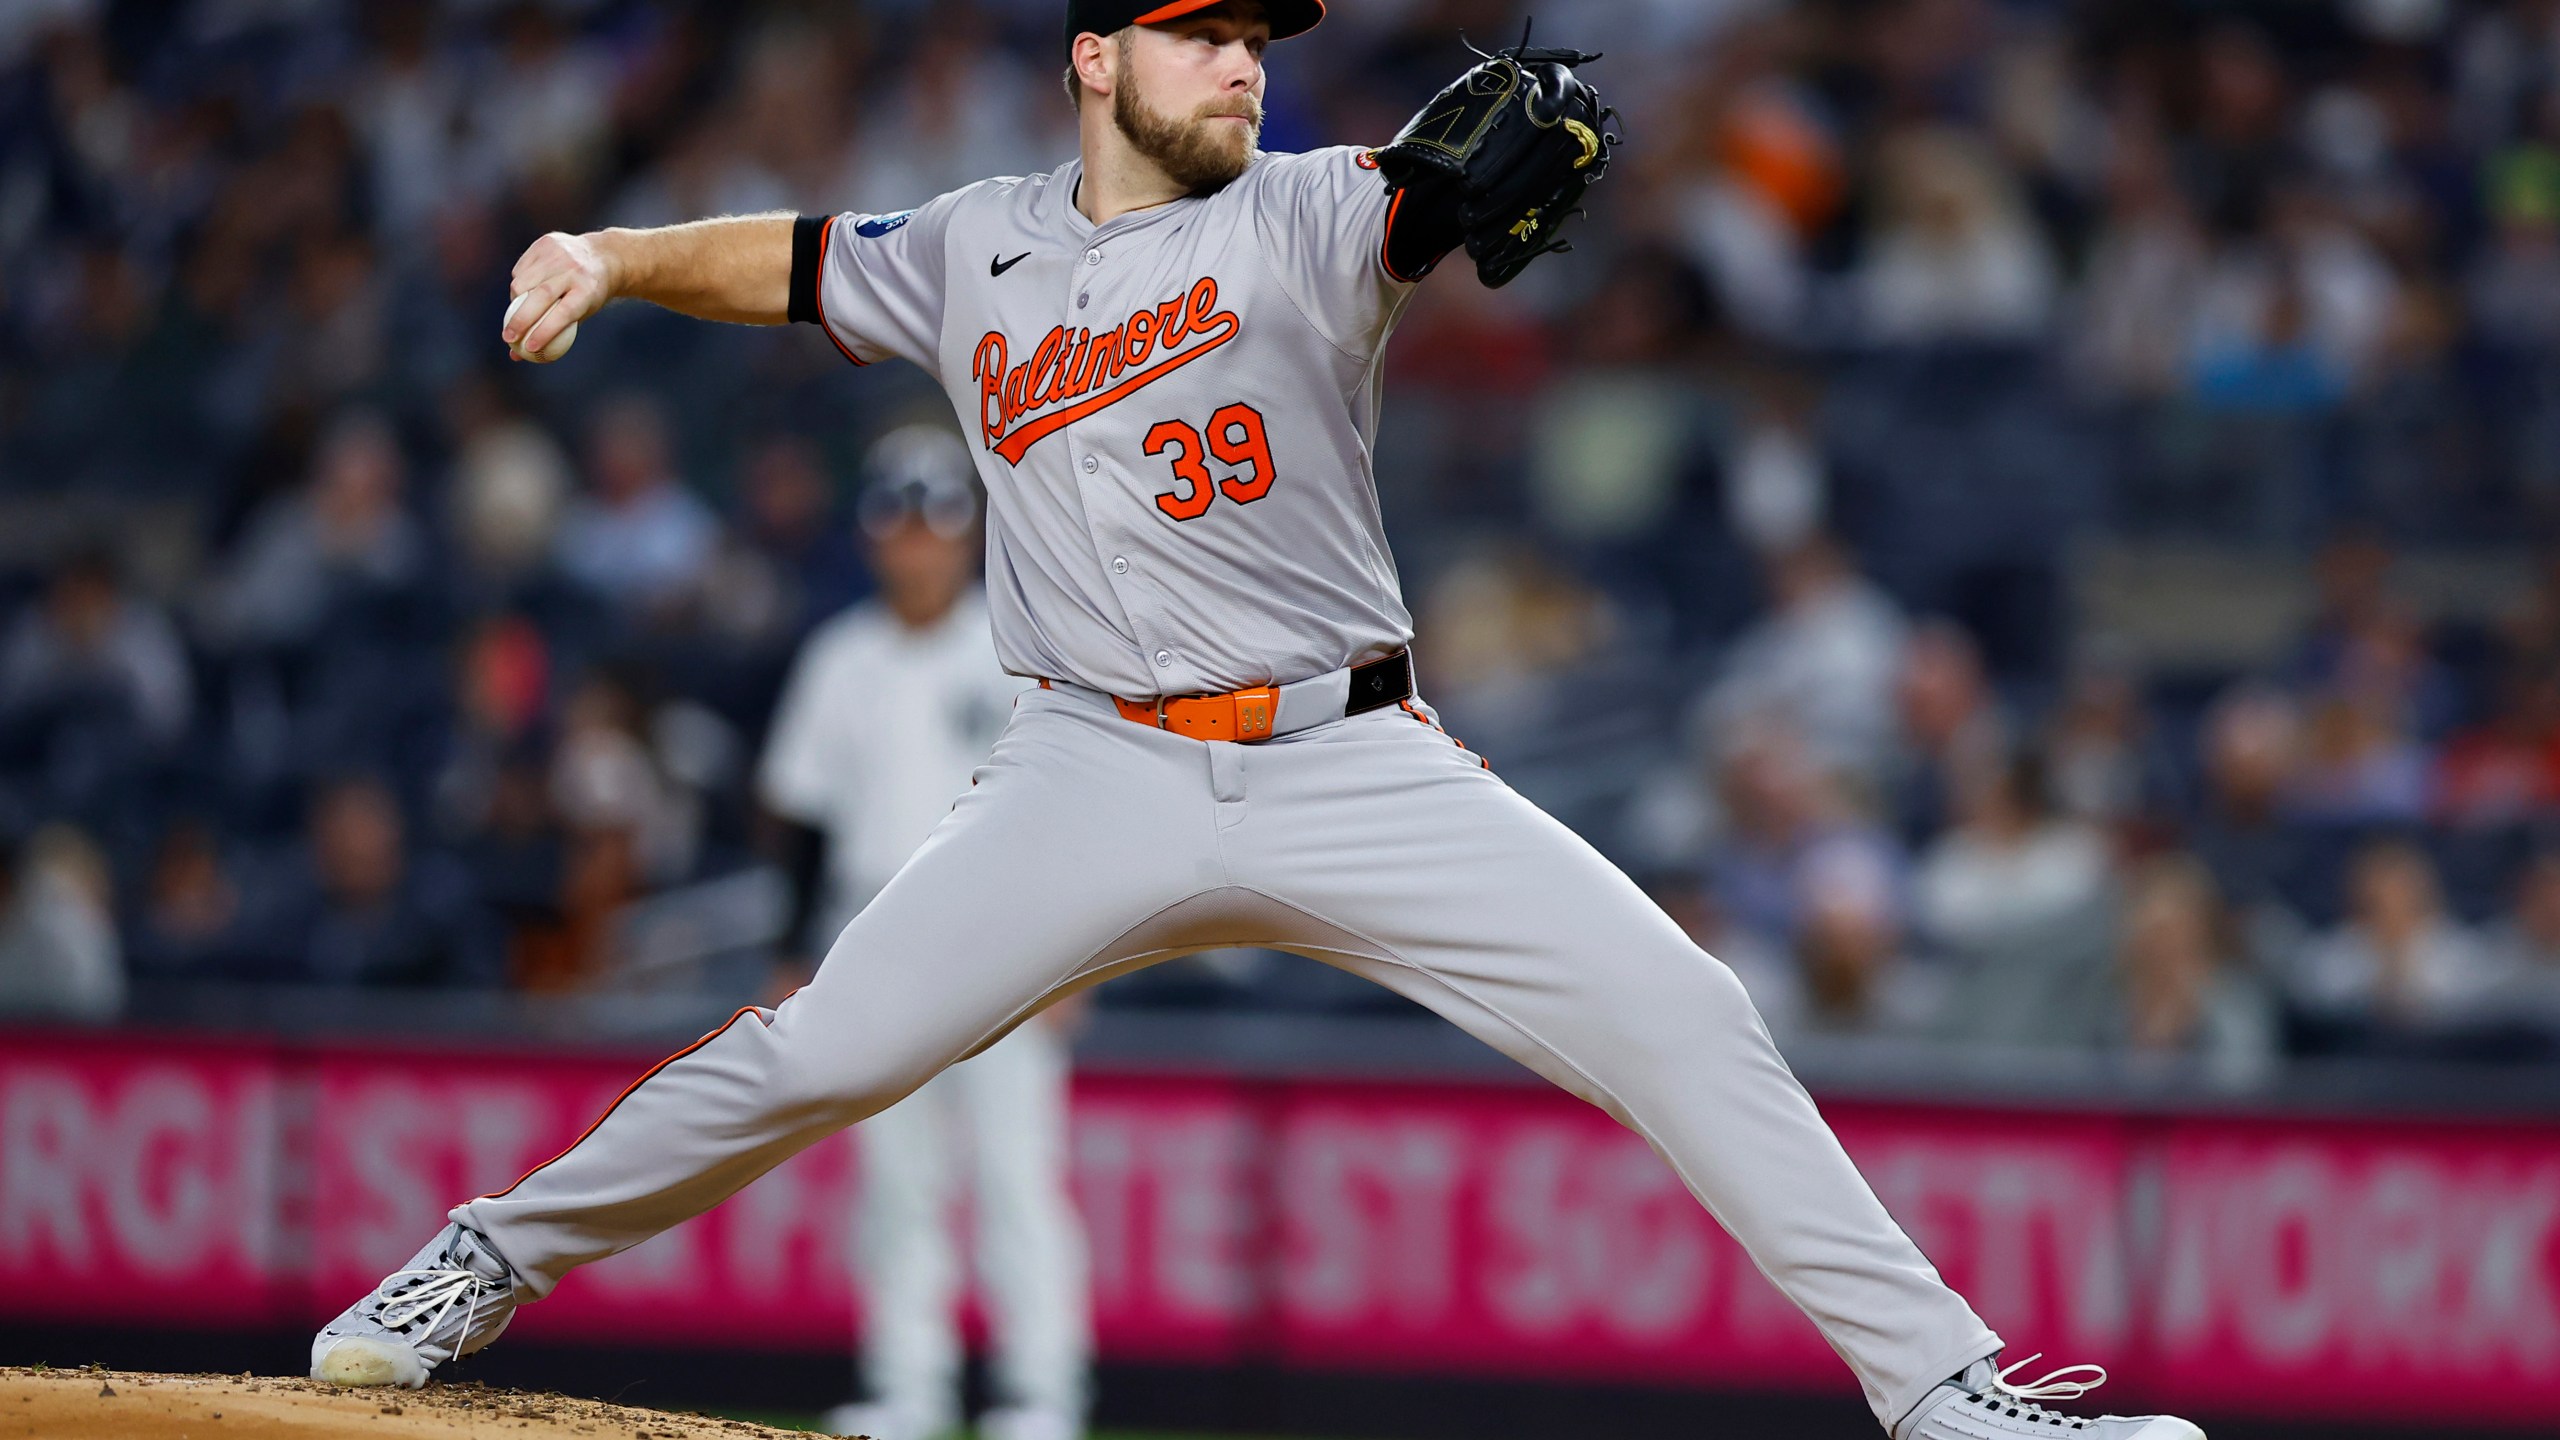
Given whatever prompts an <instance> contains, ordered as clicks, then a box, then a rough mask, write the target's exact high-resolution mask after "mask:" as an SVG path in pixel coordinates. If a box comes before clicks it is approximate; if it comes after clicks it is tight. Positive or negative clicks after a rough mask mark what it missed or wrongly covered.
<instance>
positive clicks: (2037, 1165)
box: [0, 1033, 2560, 1427]
mask: <svg viewBox="0 0 2560 1440" xmlns="http://www.w3.org/2000/svg"><path fill="white" fill-rule="evenodd" d="M652 1058H654V1057H649V1056H638V1055H595V1054H578V1055H559V1054H549V1053H541V1052H536V1051H532V1050H529V1049H516V1050H506V1051H478V1050H475V1051H459V1050H418V1051H412V1052H401V1051H398V1050H396V1049H391V1048H386V1047H384V1046H382V1045H379V1044H373V1043H364V1044H353V1043H350V1044H345V1045H339V1044H329V1043H300V1042H294V1043H286V1044H279V1043H274V1042H265V1041H254V1042H240V1043H230V1042H221V1041H207V1040H203V1039H198V1038H170V1037H156V1036H151V1035H144V1034H134V1033H109V1034H67V1033H64V1034H56V1033H46V1034H27V1033H0V1324H27V1323H40V1322H43V1321H47V1320H60V1321H77V1322H93V1323H106V1324H133V1325H138V1326H155V1327H196V1328H205V1329H227V1328H242V1329H247V1328H270V1327H279V1326H294V1325H301V1324H311V1323H317V1322H318V1321H319V1320H322V1319H325V1318H326V1317H327V1316H328V1315H329V1314H331V1313H334V1312H335V1311H336V1310H337V1309H338V1308H339V1307H340V1306H342V1305H343V1304H344V1303H345V1302H346V1301H347V1300H348V1299H349V1298H351V1297H352V1296H353V1295H354V1294H355V1293H358V1292H360V1291H361V1290H363V1289H364V1288H365V1287H366V1286H368V1285H370V1284H371V1283H372V1282H373V1281H374V1280H375V1279H377V1278H378V1277H379V1276H380V1275H381V1274H382V1273H383V1272H384V1271H386V1270H388V1269H390V1268H392V1267H393V1266H396V1265H397V1264H399V1263H400V1262H401V1261H403V1260H405V1259H406V1258H408V1256H409V1254H410V1252H411V1251H412V1250H414V1249H415V1248H416V1246H417V1245H418V1244H419V1243H420V1242H421V1241H422V1240H423V1239H424V1238H425V1237H426V1236H427V1235H429V1234H430V1233H432V1231H433V1230H434V1228H435V1226H436V1225H437V1224H438V1223H439V1221H440V1219H441V1214H442V1211H443V1209H444V1207H445V1206H446V1205H448V1204H449V1203H451V1202H452V1201H453V1200H455V1199H458V1198H461V1197H464V1196H467V1195H469V1194H472V1193H476V1192H478V1191H481V1190H486V1189H494V1188H497V1187H500V1186H503V1185H505V1184H506V1183H507V1182H508V1181H510V1180H512V1179H513V1178H514V1177H515V1176H516V1175H518V1174H519V1173H521V1172H522V1171H523V1170H525V1169H526V1168H528V1167H530V1166H532V1165H535V1164H537V1163H539V1162H540V1161H542V1160H543V1159H544V1158H546V1157H548V1156H550V1155H551V1154H554V1153H556V1152H557V1151H558V1149H559V1148H560V1147H561V1146H562V1145H564V1144H566V1143H567V1142H568V1141H569V1140H571V1139H572V1138H574V1137H575V1136H576V1135H577V1134H578V1133H579V1132H580V1131H581V1130H582V1129H583V1128H584V1127H585V1125H586V1123H587V1122H588V1121H589V1120H590V1119H592V1118H593V1116H594V1115H595V1114H596V1113H597V1112H598V1111H599V1110H600V1109H602V1108H603V1106H605V1105H606V1104H607V1103H609V1102H610V1101H611V1100H612V1098H613V1097H614V1096H615V1095H616V1094H617V1093H619V1091H620V1090H621V1089H622V1087H623V1086H624V1085H625V1084H627V1083H628V1082H629V1081H630V1079H631V1078H632V1077H633V1076H634V1075H636V1074H637V1073H638V1072H639V1071H640V1070H641V1069H642V1068H644V1067H645V1066H646V1064H647V1063H648V1062H649V1060H650V1059H652ZM1824 1108H1825V1111H1826V1113H1827V1114H1829V1115H1830V1116H1831V1118H1832V1121H1833V1123H1834V1124H1835V1125H1836V1126H1837V1127H1838V1129H1839V1131H1840V1133H1841V1136H1842V1138H1843V1140H1844V1141H1845V1142H1846V1143H1847V1145H1848V1148H1849V1150H1850V1152H1851V1154H1852V1155H1853V1156H1855V1157H1856V1159H1857V1161H1858V1163H1859V1165H1860V1166H1861V1168H1862V1169H1864V1171H1865V1172H1866V1174H1867V1176H1868V1177H1869V1179H1870V1180H1871V1181H1873V1183H1874V1184H1875V1186H1876V1188H1877V1190H1878V1191H1879V1192H1880V1193H1881V1194H1882V1195H1883V1196H1884V1199H1885V1201H1886V1203H1887V1204H1888V1205H1889V1206H1890V1207H1891V1208H1892V1209H1893V1211H1894V1213H1895V1214H1896V1215H1897V1216H1899V1217H1900V1218H1901V1219H1902V1221H1903V1223H1904V1224H1905V1225H1906V1226H1908V1227H1909V1228H1910V1229H1911V1230H1912V1232H1913V1234H1914V1235H1915V1236H1916V1237H1917V1238H1918V1239H1919V1240H1920V1242H1921V1244H1922V1246H1923V1247H1924V1248H1925V1249H1926V1250H1927V1251H1928V1252H1929V1254H1930V1255H1931V1256H1932V1258H1933V1259H1935V1260H1936V1261H1937V1263H1938V1264H1939V1265H1940V1266H1941V1268H1942V1269H1943V1270H1944V1271H1945V1272H1946V1273H1947V1275H1948V1277H1949V1278H1950V1279H1951V1280H1952V1281H1954V1282H1955V1283H1956V1284H1957V1285H1958V1286H1959V1287H1960V1288H1962V1289H1963V1290H1964V1291H1965V1292H1966V1293H1967V1294H1968V1295H1970V1296H1972V1297H1973V1299H1974V1300H1975V1303H1976V1304H1977V1305H1978V1306H1979V1307H1980V1308H1981V1309H1982V1311H1983V1312H1984V1314H1985V1315H1986V1316H1987V1317H1988V1318H1989V1319H1990V1320H1991V1322H1992V1323H1993V1325H1994V1326H1996V1327H1997V1328H1999V1329H2000V1330H2001V1332H2002V1333H2003V1334H2004V1335H2005V1336H2006V1337H2007V1338H2008V1340H2009V1341H2010V1343H2011V1346H2012V1350H2011V1354H2012V1355H2013V1356H2024V1355H2026V1354H2028V1353H2029V1352H2032V1351H2037V1350H2041V1351H2044V1352H2045V1353H2046V1354H2047V1355H2048V1356H2050V1357H2052V1363H2055V1364H2061V1363H2066V1362H2071V1361H2079V1360H2084V1359H2094V1360H2101V1361H2103V1362H2105V1363H2106V1364H2107V1365H2108V1366H2109V1367H2110V1368H2111V1369H2112V1370H2113V1371H2114V1372H2115V1374H2116V1381H2115V1383H2114V1384H2113V1385H2112V1386H2110V1388H2109V1389H2108V1391H2107V1392H2106V1396H2107V1399H2108V1401H2109V1405H2110V1408H2115V1409H2122V1408H2125V1407H2127V1406H2129V1405H2134V1404H2137V1403H2138V1404H2140V1405H2143V1406H2145V1407H2148V1406H2152V1405H2158V1406H2163V1407H2176V1408H2182V1409H2191V1410H2194V1411H2197V1412H2201V1413H2209V1414H2222V1415H2265V1416H2270V1417H2280V1418H2289V1419H2324V1418H2325V1419H2336V1420H2342V1421H2343V1420H2375V1421H2381V1420H2398V1421H2409V1420H2435V1421H2440V1422H2444V1423H2448V1424H2450V1423H2455V1422H2462V1423H2468V1424H2504V1423H2513V1424H2515V1425H2517V1426H2519V1427H2536V1426H2547V1425H2548V1424H2549V1423H2550V1417H2552V1416H2554V1415H2560V1123H2554V1124H2535V1123H2499V1124H2490V1123H2479V1122H2447V1123H2439V1124H2429V1123H2421V1122H2417V1121H2412V1120H2409V1119H2406V1118H2393V1119H2389V1120H2380V1119H2375V1120H2352V1121H2351V1120H2343V1119H2321V1120H2307V1119H2302V1118H2277V1117H2259V1118H2250V1117H2235V1116H2232V1115H2228V1114H2213V1115H2206V1114H2145V1115H2139V1116H2127V1115H2121V1114H2104V1113H2079V1112H2069V1111H2047V1110H2024V1109H2014V1108H2013V1109H1993V1108H1972V1107H1968V1108H1949V1107H1936V1106H1920V1105H1909V1104H1880V1103H1873V1102H1855V1103H1852V1102H1838V1103H1830V1104H1826V1105H1825V1107H1824ZM1075 1124H1076V1134H1075V1142H1074V1156H1075V1167H1076V1186H1077V1192H1078V1198H1079V1200H1080V1202H1081V1204H1082V1207H1083V1211H1084V1215H1085V1218H1086V1223H1087V1226H1088V1228H1089V1230H1090V1232H1091V1234H1092V1239H1093V1254H1094V1290H1095V1300H1096V1307H1097V1321H1098V1325H1099V1331H1100V1337H1101V1342H1102V1346H1103V1350H1104V1352H1105V1354H1106V1356H1107V1357H1109V1358H1112V1359H1115V1360H1124V1361H1143V1362H1156V1363H1162V1362H1174V1363H1182V1362H1197V1363H1201V1364H1234V1363H1238V1362H1250V1363H1262V1364H1279V1365H1283V1366H1290V1367H1303V1368H1306V1369H1309V1370H1313V1371H1362V1372H1374V1373H1398V1374H1417V1375H1440V1376H1467V1375H1498V1376H1501V1377H1503V1378H1506V1379H1536V1378H1553V1379H1558V1380H1575V1381H1634V1382H1649V1383H1663V1382H1668V1383H1696V1384H1699V1385H1702V1386H1750V1387H1754V1388H1794V1389H1801V1390H1805V1391H1808V1392H1814V1391H1819V1392H1840V1393H1853V1392H1854V1387H1853V1386H1851V1384H1850V1382H1849V1380H1848V1378H1847V1374H1846V1372H1845V1371H1844V1370H1843V1369H1842V1368H1841V1367H1840V1365H1839V1364H1838V1362H1837V1361H1836V1360H1835V1359H1834V1358H1833V1357H1832V1356H1831V1354H1830V1352H1829V1350H1828V1349H1827V1348H1826V1347H1825V1346H1824V1345H1823V1343H1822V1342H1821V1340H1820V1339H1819V1337H1818V1336H1817V1335H1816V1334H1815V1333H1814V1331H1813V1329H1812V1328H1811V1327H1810V1326H1809V1325H1807V1324H1806V1323H1805V1322H1804V1321H1803V1319H1801V1318H1800V1317H1799V1316H1797V1315H1796V1314H1795V1313H1794V1311H1793V1310H1792V1309H1790V1308H1789V1307H1788V1306H1787V1305H1786V1303H1785V1302H1784V1301H1783V1300H1782V1299H1780V1298H1779V1297H1778V1296H1777V1294H1776V1292H1775V1291H1774V1290H1773V1289H1772V1288H1771V1287H1770V1286H1769V1285H1768V1283H1767V1282H1766V1281H1765V1280H1763V1279H1762V1278H1761V1277H1760V1276H1759V1274H1758V1273H1757V1272H1756V1271H1755V1270H1753V1269H1752V1268H1751V1266H1750V1265H1749V1263H1748V1261H1747V1260H1746V1259H1745V1258H1744V1257H1743V1255H1742V1253H1741V1251H1740V1250H1739V1249H1738V1247H1736V1246H1735V1245H1734V1244H1733V1243H1732V1242H1731V1241H1729V1240H1727V1239H1726V1238H1725V1237H1724V1236H1723V1234H1722V1233H1721V1232H1720V1231H1718V1230H1717V1229H1716V1228H1715V1226H1714V1225H1713V1224H1712V1223H1711V1222H1710V1221H1709V1220H1708V1218H1707V1217H1706V1216H1705V1214H1704V1213H1703V1212H1702V1211H1701V1210H1700V1209H1699V1208H1698V1207H1697V1206H1696V1205H1695V1204H1694V1203H1693V1202H1692V1201H1691V1200H1690V1199H1689V1198H1688V1197H1687V1195H1686V1194H1685V1192H1683V1191H1682V1190H1681V1189H1680V1187H1679V1186H1678V1184H1677V1183H1676V1181H1675V1180H1674V1178H1673V1177H1672V1175H1671V1173H1670V1171H1669V1170H1668V1169H1667V1167H1665V1166H1664V1165H1663V1164H1662V1163H1661V1162H1660V1161H1659V1160H1658V1159H1656V1158H1655V1157H1654V1156H1653V1155H1652V1153H1651V1152H1650V1151H1648V1150H1647V1149H1646V1148H1645V1146H1644V1145H1643V1143H1642V1142H1641V1141H1639V1140H1638V1139H1636V1137H1634V1136H1633V1135H1631V1134H1629V1133H1628V1132H1626V1131H1623V1130H1621V1129H1619V1128H1618V1127H1616V1126H1615V1125H1613V1124H1611V1123H1610V1122H1609V1121H1608V1120H1607V1119H1606V1118H1605V1117H1604V1116H1602V1115H1601V1114H1600V1113H1599V1112H1597V1111H1595V1110H1592V1109H1589V1108H1587V1107H1585V1106H1582V1105H1580V1104H1579V1103H1577V1102H1575V1101H1572V1100H1570V1099H1567V1098H1566V1097H1564V1096H1562V1095H1561V1094H1558V1093H1555V1092H1552V1091H1547V1090H1543V1089H1539V1088H1535V1087H1525V1086H1513V1085H1503V1084H1495V1083H1486V1084H1449V1083H1436V1082H1435V1083H1403V1082H1374V1081H1364V1082H1359V1083H1351V1082H1340V1081H1302V1080H1269V1079H1251V1080H1247V1079H1236V1078H1229V1077H1220V1076H1215V1075H1205V1074H1182V1075H1170V1074H1110V1073H1104V1074H1088V1075H1085V1076H1083V1077H1082V1078H1080V1080H1079V1081H1078V1089H1077V1098H1076V1110H1075ZM1742 1160H1743V1163H1748V1162H1747V1157H1742ZM854 1172H855V1155H854V1150H853V1147H852V1146H851V1145H850V1144H848V1143H846V1142H845V1141H844V1140H843V1139H842V1138H838V1139H836V1140H831V1141H829V1142H827V1143H825V1144H823V1145H820V1146H818V1147H817V1148H815V1149H813V1150H811V1151H809V1152H808V1153H806V1154H804V1155H802V1156H800V1157H799V1158H798V1159H795V1160H794V1161H792V1162H791V1163H789V1164H787V1165H785V1166H783V1167H782V1168H781V1169H779V1170H777V1171H775V1172H774V1173H773V1174H771V1175H769V1176H767V1177H766V1178H765V1179H763V1180H761V1181H759V1182H757V1183H756V1184H755V1185H753V1186H751V1187H749V1188H748V1189H747V1190H746V1191H744V1192H742V1193H741V1194H740V1195H739V1196H737V1197H736V1198H735V1199H733V1200H732V1201H730V1202H729V1203H728V1204H727V1205H724V1206H722V1207H721V1208H719V1209H718V1210H715V1211H713V1212H712V1213H711V1214H709V1215H706V1216H704V1217H703V1218H702V1219H700V1220H698V1221H696V1222H694V1223H692V1224H690V1225H687V1226H684V1227H681V1228H679V1229H677V1230H675V1231H672V1232H670V1233H668V1234H667V1235H665V1236H662V1237H660V1238H659V1239H658V1240H656V1241H653V1242H651V1243H650V1244H647V1245H644V1246H641V1247H640V1248H638V1249H636V1250H634V1251H632V1252H630V1253H628V1254H626V1255H622V1256H618V1257H616V1258H614V1259H613V1260H610V1261H607V1262H605V1263H603V1264H600V1265H597V1266H594V1267H591V1268H590V1269H588V1270H586V1271H582V1272H580V1273H579V1274H577V1275H575V1276H572V1277H571V1278H570V1280H569V1281H568V1282H567V1283H565V1284H564V1285H563V1286H562V1287H561V1289H560V1291H559V1293H558V1294H557V1295H556V1296H554V1297H553V1298H552V1299H551V1300H549V1301H547V1302H545V1303H544V1304H542V1305H539V1306H536V1307H533V1308H532V1309H529V1310H527V1311H526V1312H524V1314H523V1315H521V1316H520V1317H519V1318H518V1320H517V1322H516V1327H517V1328H516V1329H515V1331H513V1332H512V1333H513V1334H515V1335H519V1336H523V1337H527V1338H536V1337H543V1336H549V1337H551V1338H554V1339H561V1340H575V1341H578V1342H581V1343H594V1342H598V1341H604V1342H611V1341H615V1340H628V1341H631V1342H634V1343H638V1344H650V1345H659V1346H686V1345H709V1346H722V1347H736V1348H740V1349H750V1350H753V1349H764V1350H776V1349H779V1350H794V1351H831V1350H833V1351H840V1350H842V1349H843V1347H844V1346H845V1345H846V1343H847V1338H848V1336H849V1334H850V1333H851V1329H852V1327H853V1326H854V1324H855V1323H856V1316H855V1307H854V1304H853V1300H852V1298H851V1296H850V1294H849V1288H848V1285H847V1283H846V1265H845V1250H846V1242H847V1240H848V1230H849V1223H850V1222H849V1215H850V1206H849V1203H848V1201H849V1196H850V1191H851V1188H852V1186H853V1185H854V1183H855V1179H856V1176H855V1173H854ZM2037 1368H2039V1369H2040V1368H2041V1367H2037Z"/></svg>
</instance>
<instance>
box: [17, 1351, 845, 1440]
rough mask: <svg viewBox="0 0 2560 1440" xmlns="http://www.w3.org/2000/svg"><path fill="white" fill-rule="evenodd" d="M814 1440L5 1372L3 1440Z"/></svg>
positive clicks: (259, 1388)
mask: <svg viewBox="0 0 2560 1440" xmlns="http://www.w3.org/2000/svg"><path fill="white" fill-rule="evenodd" d="M465 1435H471V1436H478V1435H489V1436H514V1437H521V1440H553V1437H561V1440H808V1437H807V1436H805V1435H795V1434H793V1432H791V1431H788V1430H775V1429H771V1428H769V1427H767V1426H763V1425H749V1424H747V1423H746V1422H745V1421H743V1420H713V1419H710V1418H707V1417H705V1416H701V1415H673V1414H667V1413H663V1412H661V1411H656V1410H640V1409H635V1408H633V1407H631V1406H628V1405H603V1404H599V1403H597V1402H595V1401H593V1400H568V1399H563V1398H562V1397H560V1396H558V1395H542V1394H536V1393H533V1392H531V1391H525V1390H492V1389H489V1388H488V1387H486V1386H483V1385H471V1384H463V1385H430V1386H428V1387H427V1388H426V1389H424V1390H343V1389H340V1388H339V1387H337V1386H335V1385H323V1384H321V1383H320V1382H318V1381H316V1380H283V1379H276V1378H272V1377H269V1376H264V1375H257V1376H251V1375H140V1374H134V1373H131V1372H129V1371H123V1370H27V1369H21V1368H17V1367H11V1366H0V1440H21V1437H31V1436H40V1437H42V1440H322V1437H324V1436H325V1437H329V1440H430V1437H432V1440H455V1437H457V1436H465Z"/></svg>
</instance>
